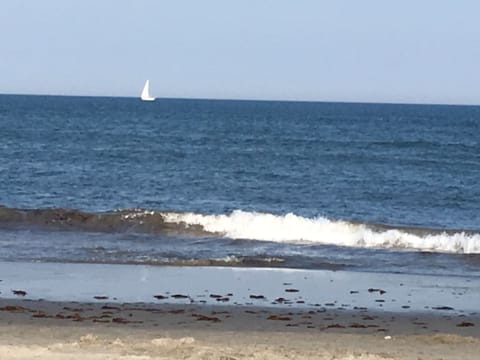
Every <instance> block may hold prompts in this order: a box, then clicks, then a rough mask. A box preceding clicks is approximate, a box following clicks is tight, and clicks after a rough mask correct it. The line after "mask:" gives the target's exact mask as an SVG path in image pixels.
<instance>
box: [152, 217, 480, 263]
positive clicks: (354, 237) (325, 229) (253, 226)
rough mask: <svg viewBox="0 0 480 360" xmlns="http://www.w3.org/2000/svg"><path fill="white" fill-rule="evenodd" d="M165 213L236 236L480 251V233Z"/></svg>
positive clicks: (318, 220)
mask: <svg viewBox="0 0 480 360" xmlns="http://www.w3.org/2000/svg"><path fill="white" fill-rule="evenodd" d="M162 216H163V217H164V220H165V221H167V222H172V223H185V224H186V225H201V226H202V227H203V228H204V230H205V231H208V232H212V233H220V234H222V235H223V236H225V237H228V238H232V239H251V240H263V241H275V242H308V243H318V244H331V245H338V246H351V247H375V248H404V249H415V250H420V251H432V252H450V253H464V254H475V253H480V234H466V233H464V232H458V233H454V234H447V233H436V234H427V235H417V234H412V233H409V232H406V231H404V230H400V229H388V230H383V231H378V230H374V229H372V228H370V227H369V226H368V225H366V224H356V223H351V222H347V221H340V220H330V219H327V218H325V217H315V218H305V217H301V216H298V215H295V214H292V213H289V214H286V215H274V214H268V213H259V212H247V211H242V210H235V211H233V212H232V213H230V214H226V215H203V214H196V213H189V212H187V213H170V212H167V213H162Z"/></svg>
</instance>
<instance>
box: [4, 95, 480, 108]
mask: <svg viewBox="0 0 480 360" xmlns="http://www.w3.org/2000/svg"><path fill="white" fill-rule="evenodd" d="M0 96H51V97H81V98H113V99H116V98H120V99H139V100H140V97H139V96H128V95H71V94H31V93H0ZM162 99H163V100H205V101H245V102H253V101H258V102H294V103H332V104H371V105H374V104H377V105H418V106H470V107H478V106H480V103H435V102H431V103H428V102H424V103H422V102H401V101H399V102H396V101H358V100H301V99H268V98H261V99H254V98H211V97H156V98H155V101H161V100H162Z"/></svg>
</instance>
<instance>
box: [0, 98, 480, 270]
mask: <svg viewBox="0 0 480 360" xmlns="http://www.w3.org/2000/svg"><path fill="white" fill-rule="evenodd" d="M0 159H1V161H0V184H1V186H0V204H2V205H3V206H4V207H3V208H0V249H1V251H0V260H11V261H20V260H22V261H24V260H27V261H62V262H102V263H151V264H159V265H161V264H178V265H182V264H190V265H205V264H206V265H208V264H213V265H225V266H280V267H299V268H330V269H350V270H356V271H391V272H407V273H432V274H460V275H465V274H468V275H472V276H480V255H478V254H480V235H479V233H480V211H479V210H480V205H479V203H480V181H479V179H480V107H471V106H427V105H422V106H420V105H382V104H342V103H300V102H258V101H210V100H172V99H159V100H157V101H155V102H153V103H144V102H141V101H139V100H138V99H130V98H93V97H92V98H89V97H55V96H48V97H45V96H6V95H3V96H0Z"/></svg>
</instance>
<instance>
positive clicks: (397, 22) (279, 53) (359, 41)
mask: <svg viewBox="0 0 480 360" xmlns="http://www.w3.org/2000/svg"><path fill="white" fill-rule="evenodd" d="M479 16H480V1H478V0H448V1H447V0H421V1H419V0H402V1H396V0H390V1H389V0H363V1H360V0H329V1H324V0H296V1H294V0H241V1H240V0H230V1H229V0H201V1H200V0H170V1H163V0H81V1H80V0H77V1H75V0H42V1H39V0H0V93H3V94H55V95H88V96H90V95H92V96H139V94H140V91H141V89H142V87H143V83H144V81H145V80H146V79H150V92H151V93H152V95H153V96H157V97H165V98H220V99H265V100H270V99H271V100H306V101H354V102H400V103H448V104H480V21H479Z"/></svg>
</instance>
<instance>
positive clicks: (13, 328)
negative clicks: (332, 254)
mask: <svg viewBox="0 0 480 360" xmlns="http://www.w3.org/2000/svg"><path fill="white" fill-rule="evenodd" d="M0 274H1V278H0V279H1V280H2V281H0V291H1V294H0V358H2V359H4V358H5V359H30V358H32V357H34V356H35V358H38V359H41V360H47V359H48V360H52V359H53V360H64V359H65V360H66V359H82V360H83V359H125V360H134V359H135V360H139V359H142V360H143V359H165V358H168V359H175V358H184V359H219V360H220V359H222V360H225V359H229V360H233V359H242V358H253V359H269V360H270V359H272V360H273V359H287V358H288V359H312V358H316V359H338V360H384V359H398V360H407V359H408V360H410V359H412V360H413V359H415V360H417V359H419V358H421V359H423V360H434V359H435V360H437V359H439V358H442V359H444V360H447V359H452V360H453V359H458V358H459V357H461V358H462V359H467V360H470V359H471V360H473V359H477V358H478V353H479V351H480V312H478V311H477V309H476V307H477V302H475V301H474V300H475V299H477V300H478V298H479V293H480V284H479V280H477V279H475V278H458V277H433V276H417V275H415V276H414V275H400V274H380V273H351V272H342V271H327V270H325V271H323V270H322V271H316V270H315V271H310V270H309V271H304V270H285V269H265V268H259V269H254V268H247V269H245V268H240V269H235V268H211V267H205V268H201V267H196V268H188V267H151V266H138V265H99V264H54V263H5V262H0ZM281 299H283V300H281ZM472 301H473V302H472Z"/></svg>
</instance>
